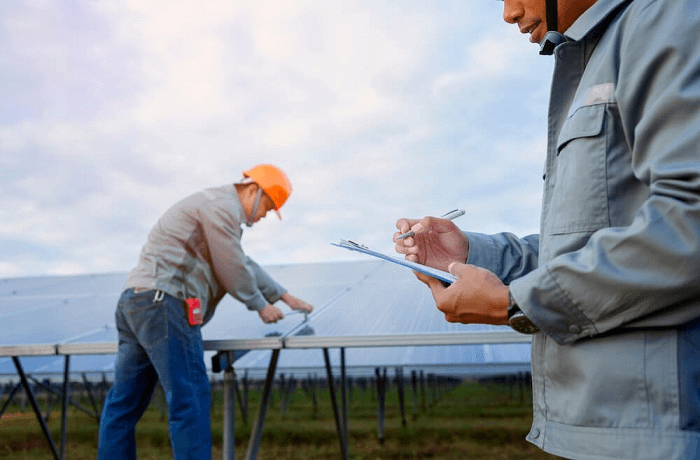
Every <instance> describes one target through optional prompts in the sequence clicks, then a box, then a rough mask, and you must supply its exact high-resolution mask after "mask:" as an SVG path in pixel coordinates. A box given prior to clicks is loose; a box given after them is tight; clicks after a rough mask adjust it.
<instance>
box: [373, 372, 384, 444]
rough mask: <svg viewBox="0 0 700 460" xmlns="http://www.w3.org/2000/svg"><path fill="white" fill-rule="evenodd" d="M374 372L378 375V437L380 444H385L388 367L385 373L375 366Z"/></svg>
mask: <svg viewBox="0 0 700 460" xmlns="http://www.w3.org/2000/svg"><path fill="white" fill-rule="evenodd" d="M374 372H375V374H376V376H377V437H378V438H379V444H384V417H385V414H386V368H384V375H382V374H381V372H380V370H379V368H378V367H377V368H375V369H374Z"/></svg>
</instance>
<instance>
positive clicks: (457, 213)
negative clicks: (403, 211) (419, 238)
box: [396, 209, 464, 240]
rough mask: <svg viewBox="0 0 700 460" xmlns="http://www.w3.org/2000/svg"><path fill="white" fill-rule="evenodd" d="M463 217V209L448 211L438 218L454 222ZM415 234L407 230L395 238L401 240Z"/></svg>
mask: <svg viewBox="0 0 700 460" xmlns="http://www.w3.org/2000/svg"><path fill="white" fill-rule="evenodd" d="M463 215H464V209H455V210H454V211H450V212H448V213H445V214H443V215H442V216H440V218H441V219H448V220H454V219H456V218H458V217H459V216H463ZM419 225H420V224H419ZM415 234H416V233H415V232H414V231H413V230H409V231H407V232H406V233H404V234H402V235H399V236H397V237H396V239H397V240H402V239H404V238H406V237H409V236H415Z"/></svg>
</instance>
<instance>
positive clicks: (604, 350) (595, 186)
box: [467, 0, 700, 460]
mask: <svg viewBox="0 0 700 460" xmlns="http://www.w3.org/2000/svg"><path fill="white" fill-rule="evenodd" d="M698 31H700V4H698V2H697V0H634V1H625V0H598V1H597V2H596V3H595V4H594V5H593V6H592V7H591V8H590V9H589V10H587V11H586V12H585V13H584V14H583V15H582V16H581V17H580V18H579V19H578V20H577V21H576V22H575V23H574V24H573V25H572V26H571V27H570V28H569V30H567V32H566V33H565V36H566V38H567V39H568V41H567V42H566V43H563V44H561V45H559V46H558V47H557V48H556V49H555V59H556V63H555V69H554V75H553V81H552V88H551V99H550V108H549V122H548V150H547V160H546V165H545V182H544V194H543V202H542V216H541V222H540V234H539V235H534V236H529V237H526V238H516V237H515V236H513V235H511V234H507V233H504V234H499V235H490V236H487V235H480V234H474V233H468V234H467V237H468V238H469V241H470V254H469V258H468V260H467V262H468V263H470V264H474V265H478V266H482V267H485V268H488V269H489V270H491V271H493V272H494V273H496V274H497V275H498V276H499V277H500V278H501V279H502V280H503V281H504V282H505V283H506V284H509V285H510V290H511V293H512V295H513V297H514V299H515V300H516V302H517V303H518V304H519V306H520V307H521V309H522V310H523V311H524V312H525V314H526V315H527V316H528V317H529V318H531V319H532V321H533V322H534V323H536V324H537V325H538V326H539V327H540V329H541V333H538V334H535V336H534V337H533V343H532V382H533V397H534V402H533V405H534V408H533V409H534V421H533V426H532V429H531V431H530V433H529V435H528V440H529V441H531V442H532V443H534V444H536V445H538V446H539V447H541V448H543V449H545V450H547V451H549V452H552V453H554V454H557V455H561V456H564V457H567V458H577V459H579V458H581V459H587V458H590V459H593V458H596V459H598V458H606V459H622V458H629V459H666V460H667V459H672V458H695V455H696V453H697V452H698V451H700V431H699V430H700V388H699V387H700V385H698V382H699V381H700V364H698V363H700V321H698V318H700V45H699V44H698V43H699V42H698V36H699V35H698V34H699V33H700V32H698Z"/></svg>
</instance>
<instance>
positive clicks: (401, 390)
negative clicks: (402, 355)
mask: <svg viewBox="0 0 700 460" xmlns="http://www.w3.org/2000/svg"><path fill="white" fill-rule="evenodd" d="M396 386H397V387H398V390H399V409H400V411H401V426H406V404H405V401H404V388H403V369H401V368H400V367H397V368H396Z"/></svg>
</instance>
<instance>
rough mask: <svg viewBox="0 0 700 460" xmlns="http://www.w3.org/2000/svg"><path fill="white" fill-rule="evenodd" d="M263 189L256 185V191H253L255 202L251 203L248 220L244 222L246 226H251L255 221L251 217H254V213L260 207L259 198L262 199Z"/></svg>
mask: <svg viewBox="0 0 700 460" xmlns="http://www.w3.org/2000/svg"><path fill="white" fill-rule="evenodd" d="M262 194H263V189H262V187H260V186H259V185H258V191H257V192H256V193H255V202H254V203H253V209H252V210H251V211H250V215H249V216H248V221H247V222H246V223H245V224H246V225H247V226H248V227H252V226H253V224H254V223H255V222H254V221H253V218H255V213H256V212H258V208H259V207H260V200H261V199H262Z"/></svg>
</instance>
